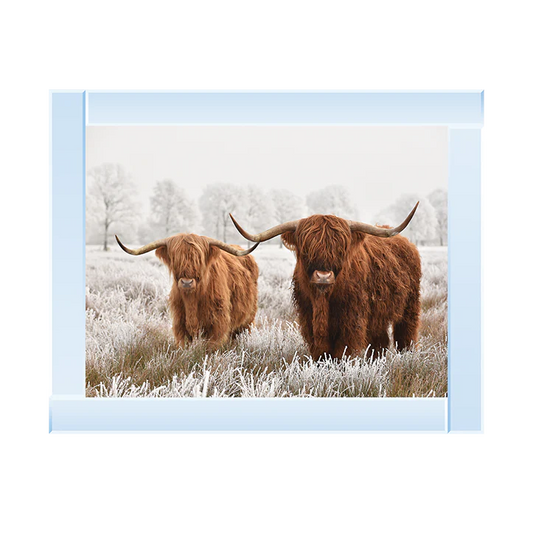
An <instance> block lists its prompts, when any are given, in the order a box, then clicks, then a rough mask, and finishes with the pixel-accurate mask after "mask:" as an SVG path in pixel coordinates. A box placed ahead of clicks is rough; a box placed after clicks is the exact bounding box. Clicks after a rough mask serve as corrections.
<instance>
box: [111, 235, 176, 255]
mask: <svg viewBox="0 0 533 533" xmlns="http://www.w3.org/2000/svg"><path fill="white" fill-rule="evenodd" d="M115 239H117V242H118V245H119V246H120V247H121V248H122V249H123V250H124V251H125V252H126V253H128V254H131V255H142V254H146V253H148V252H151V251H152V250H155V249H156V248H161V246H166V244H167V239H159V240H158V241H154V242H151V243H150V244H146V245H145V246H141V247H140V248H137V249H136V250H131V249H130V248H126V247H125V246H124V245H123V244H122V243H121V242H120V239H119V238H118V237H117V236H116V235H115Z"/></svg>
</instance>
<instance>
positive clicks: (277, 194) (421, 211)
mask: <svg viewBox="0 0 533 533" xmlns="http://www.w3.org/2000/svg"><path fill="white" fill-rule="evenodd" d="M136 194H137V191H136V188H135V184H134V182H133V179H132V177H131V175H130V174H129V173H128V172H127V171H126V169H125V168H124V167H123V166H122V165H119V164H115V163H106V164H103V165H100V166H97V167H94V168H92V169H91V170H90V171H89V172H88V173H87V189H86V242H87V243H88V244H101V245H103V248H104V250H107V249H108V248H109V245H110V243H111V242H112V237H113V234H114V233H120V235H121V238H122V237H123V238H124V241H128V242H130V243H132V244H135V243H147V242H150V241H153V240H155V239H160V238H163V237H166V236H169V235H174V234H176V233H182V232H184V233H198V234H202V235H209V236H211V237H215V238H217V239H220V240H222V241H224V242H230V243H236V244H239V243H240V244H242V243H243V238H242V237H241V236H240V235H239V234H238V232H237V231H236V230H235V228H234V226H233V224H232V222H231V220H230V218H229V216H228V214H229V213H232V214H233V215H234V216H235V217H236V218H237V220H239V223H241V224H242V225H243V227H245V228H246V229H247V230H248V231H250V232H253V233H256V232H260V231H263V230H265V229H266V228H268V227H271V226H274V225H276V224H281V223H282V222H286V221H289V220H295V219H298V218H302V217H305V216H309V215H311V214H313V213H321V214H333V215H337V216H339V217H342V218H347V219H351V220H358V217H359V215H358V211H357V207H356V205H355V203H354V202H353V201H352V198H351V195H350V192H349V191H348V189H347V188H346V187H344V186H341V185H329V186H327V187H325V188H323V189H321V190H318V191H313V192H310V193H309V194H308V195H307V196H306V197H305V198H302V197H300V196H299V195H297V194H295V193H293V192H291V191H288V190H282V189H272V190H269V191H265V190H263V189H261V188H260V187H258V186H256V185H245V186H239V185H235V184H232V183H212V184H209V185H206V186H205V187H204V190H203V192H202V194H201V196H200V198H199V199H198V201H196V200H195V199H193V198H191V197H190V196H189V195H188V194H187V192H186V190H185V189H183V188H182V187H180V186H178V185H177V184H176V183H175V182H174V181H172V180H161V181H158V182H156V184H155V186H154V187H153V189H152V194H151V196H150V213H149V215H148V216H147V217H143V216H142V215H141V206H140V203H138V202H137V201H136ZM417 201H420V206H419V208H418V211H417V214H416V216H415V218H414V219H413V221H412V222H411V224H410V225H409V226H408V228H407V229H406V230H405V232H404V234H405V235H406V236H407V237H409V238H410V239H411V240H413V241H414V242H415V243H416V244H419V245H420V244H422V245H445V244H447V227H448V209H447V203H448V197H447V192H446V191H444V190H442V189H437V190H435V191H433V192H432V193H431V194H430V195H428V196H427V197H426V198H420V197H418V196H417V195H409V194H407V195H404V196H401V197H400V198H398V200H397V201H396V202H395V203H393V204H391V205H390V206H389V207H387V208H386V209H384V210H382V211H381V212H380V213H379V214H378V215H377V217H376V219H377V220H375V221H368V222H373V223H378V224H390V225H392V224H394V225H395V224H398V223H399V222H401V220H403V219H404V218H405V216H406V215H407V213H409V211H410V210H411V209H412V207H413V206H414V205H415V204H416V202H417ZM276 241H277V242H278V243H280V245H281V242H280V239H279V238H277V239H276Z"/></svg>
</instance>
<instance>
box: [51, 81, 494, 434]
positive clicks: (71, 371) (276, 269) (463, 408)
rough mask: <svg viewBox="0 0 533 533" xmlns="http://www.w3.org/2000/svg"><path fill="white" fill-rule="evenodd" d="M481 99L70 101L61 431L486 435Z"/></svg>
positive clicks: (62, 251) (59, 187) (61, 121)
mask: <svg viewBox="0 0 533 533" xmlns="http://www.w3.org/2000/svg"><path fill="white" fill-rule="evenodd" d="M482 125H483V92H480V91H470V92H175V91H174V92H101V91H53V92H52V93H51V166H52V267H53V268H52V270H53V274H52V300H53V309H52V328H53V335H52V338H53V372H52V376H53V395H52V397H51V399H50V430H51V431H382V432H391V431H418V432H458V431H468V432H478V431H482V352H481V259H480V255H481V253H480V150H481V128H482Z"/></svg>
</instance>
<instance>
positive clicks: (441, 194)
mask: <svg viewBox="0 0 533 533" xmlns="http://www.w3.org/2000/svg"><path fill="white" fill-rule="evenodd" d="M428 200H429V202H430V203H431V205H432V206H433V207H434V208H435V213H436V215H437V233H438V236H439V242H440V245H441V246H444V245H445V244H447V243H448V192H447V191H445V190H443V189H435V190H434V191H433V192H432V193H431V194H429V195H428Z"/></svg>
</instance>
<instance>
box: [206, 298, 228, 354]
mask: <svg viewBox="0 0 533 533" xmlns="http://www.w3.org/2000/svg"><path fill="white" fill-rule="evenodd" d="M217 309H219V311H218V313H217V314H216V315H215V316H214V321H213V323H212V324H211V327H210V328H209V341H208V343H207V345H208V348H209V349H210V350H216V349H218V348H220V347H221V346H223V345H224V344H226V342H227V341H228V340H229V333H230V324H231V320H230V310H229V307H227V306H222V305H221V306H218V307H217Z"/></svg>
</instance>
